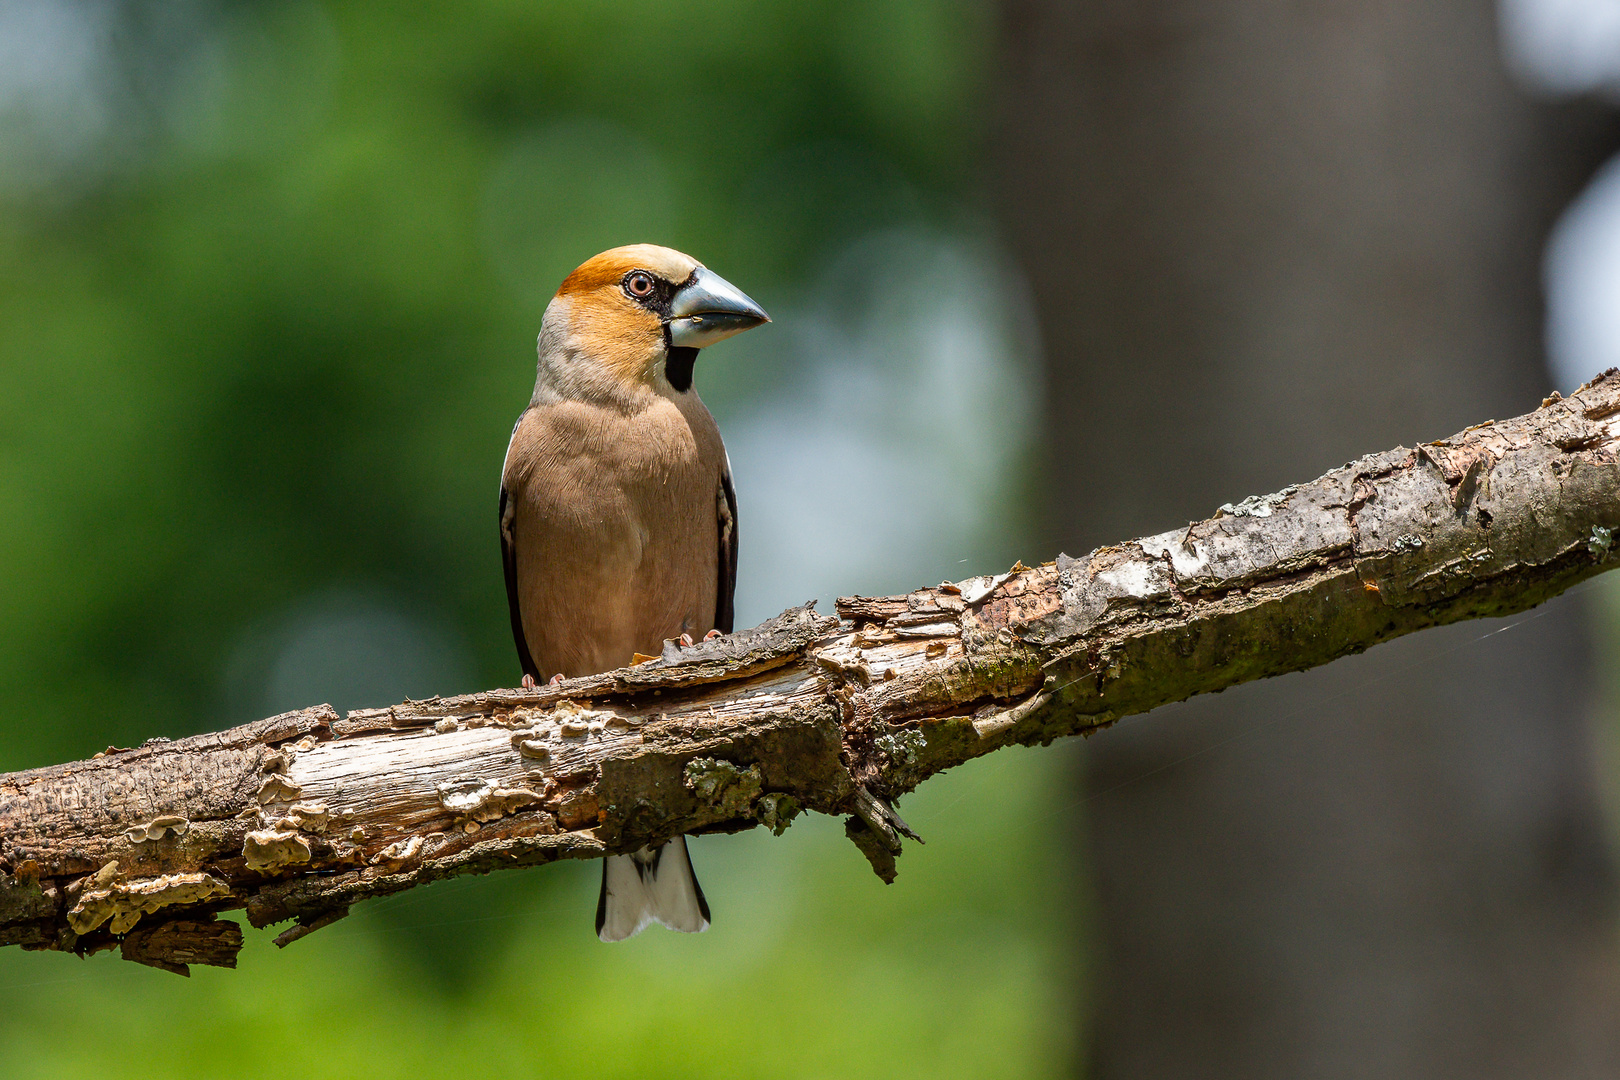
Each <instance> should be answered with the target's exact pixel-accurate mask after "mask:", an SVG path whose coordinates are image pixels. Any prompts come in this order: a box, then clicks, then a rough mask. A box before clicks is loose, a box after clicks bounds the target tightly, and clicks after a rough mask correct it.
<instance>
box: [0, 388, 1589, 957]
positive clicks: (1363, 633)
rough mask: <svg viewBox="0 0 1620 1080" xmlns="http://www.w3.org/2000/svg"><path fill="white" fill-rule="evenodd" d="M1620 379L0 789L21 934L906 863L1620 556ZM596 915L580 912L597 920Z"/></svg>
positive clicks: (14, 918) (143, 933)
mask: <svg viewBox="0 0 1620 1080" xmlns="http://www.w3.org/2000/svg"><path fill="white" fill-rule="evenodd" d="M1617 450H1620V372H1609V373H1607V374H1605V375H1604V376H1602V377H1600V378H1599V379H1597V380H1596V381H1595V382H1593V383H1592V384H1590V385H1589V386H1587V387H1584V388H1582V390H1581V391H1580V392H1578V393H1577V394H1575V395H1574V396H1572V397H1570V398H1567V399H1560V398H1558V397H1557V396H1556V395H1555V396H1554V397H1553V398H1551V399H1549V400H1548V401H1547V402H1545V403H1544V404H1543V405H1542V407H1541V408H1540V409H1538V410H1536V411H1535V412H1533V413H1530V414H1528V415H1526V416H1522V417H1518V418H1516V419H1513V420H1508V421H1503V422H1500V423H1497V422H1492V423H1488V424H1482V425H1479V426H1476V427H1473V428H1469V429H1468V430H1467V431H1464V432H1462V433H1461V434H1459V435H1456V436H1454V437H1452V438H1450V439H1446V440H1444V441H1442V442H1437V443H1429V444H1425V445H1422V446H1419V447H1417V448H1416V449H1407V448H1397V449H1395V450H1390V451H1387V452H1385V453H1380V454H1373V455H1370V456H1368V457H1364V458H1362V459H1361V460H1359V461H1354V462H1351V463H1349V464H1347V465H1345V466H1344V467H1342V468H1339V469H1335V470H1333V471H1332V472H1329V473H1328V474H1327V475H1325V476H1323V477H1321V478H1319V479H1317V480H1314V481H1312V482H1310V483H1307V484H1300V485H1297V486H1294V487H1289V488H1285V489H1284V490H1282V491H1279V492H1277V493H1275V494H1272V495H1267V496H1264V497H1258V498H1250V499H1246V500H1244V501H1243V502H1241V503H1238V504H1237V505H1235V506H1233V505H1228V506H1225V507H1222V508H1221V510H1220V512H1218V513H1217V514H1216V515H1215V516H1214V517H1212V518H1209V519H1207V520H1205V521H1199V522H1194V523H1192V524H1190V525H1187V526H1185V527H1183V528H1178V529H1174V530H1172V531H1170V532H1167V533H1163V534H1161V535H1158V536H1152V537H1146V538H1143V539H1140V540H1134V541H1131V542H1129V543H1125V544H1121V545H1118V546H1113V547H1104V548H1099V549H1098V550H1097V551H1094V552H1092V553H1091V554H1090V555H1089V556H1087V557H1085V558H1082V559H1072V558H1069V557H1068V556H1065V555H1060V556H1058V558H1057V560H1056V561H1055V562H1052V563H1047V564H1045V565H1042V566H1038V567H1033V568H1030V567H1024V566H1022V565H1020V566H1015V567H1014V568H1013V569H1012V570H1010V571H1008V572H1007V573H1005V574H999V575H996V576H994V577H982V578H974V579H970V580H968V581H964V582H959V583H955V584H950V583H947V584H942V585H939V586H936V587H933V588H924V589H919V590H917V591H916V592H913V593H911V594H909V595H906V596H895V597H884V598H876V599H873V598H865V597H851V598H845V599H841V600H839V601H838V605H837V607H838V618H832V617H828V616H823V615H819V614H817V613H816V612H815V611H814V610H813V609H812V608H811V607H808V606H806V607H800V608H794V609H792V610H789V611H787V612H784V613H783V614H782V615H780V616H778V617H777V618H775V619H772V620H770V621H769V622H767V623H765V624H763V625H761V626H759V627H756V628H754V629H752V630H746V631H743V632H741V633H737V634H733V635H731V636H730V637H727V638H722V639H718V640H716V641H712V642H705V643H702V644H699V645H696V646H694V647H691V648H684V649H683V648H680V647H678V646H676V645H673V644H670V645H667V646H666V648H665V650H664V654H663V656H662V657H660V658H659V659H657V660H654V661H651V662H647V663H643V664H641V665H638V666H635V667H629V668H623V669H620V670H618V671H612V672H607V673H605V674H602V675H597V676H592V677H589V678H584V679H574V680H572V681H569V682H565V683H562V684H561V685H558V686H552V687H541V688H539V689H536V690H528V691H525V690H515V689H514V690H492V691H488V692H485V693H479V694H470V695H466V696H462V697H454V698H445V699H437V698H436V699H433V700H429V701H407V702H405V703H403V704H400V705H395V706H393V707H392V708H386V709H365V710H359V711H356V712H351V713H348V714H347V715H345V716H340V715H338V713H337V712H335V711H334V710H333V709H332V708H331V707H329V706H320V707H317V708H312V709H305V710H302V711H300V712H294V713H288V714H286V715H283V716H277V717H272V718H271V719H268V720H261V721H259V722H257V723H253V724H248V725H245V726H243V727H239V728H233V729H231V730H229V731H223V732H219V733H216V734H210V735H199V736H196V737H192V738H186V739H180V740H176V741H169V740H164V739H155V740H152V741H151V742H148V743H147V744H146V745H144V746H142V747H140V748H139V749H135V750H127V751H125V750H112V749H109V750H108V751H107V752H106V753H104V754H98V755H96V756H95V757H94V758H92V759H91V760H88V761H79V762H73V763H71V764H67V765H59V766H54V767H50V768H43V769H34V770H30V771H27V772H20V773H12V774H9V775H3V776H0V945H20V946H22V947H23V948H25V949H58V950H65V951H72V952H78V953H88V952H95V951H99V950H103V949H112V948H117V949H119V950H120V951H121V952H122V955H123V956H124V957H125V958H126V959H130V960H135V961H138V962H141V963H145V964H152V965H154V966H157V967H161V968H165V969H167V970H171V971H177V972H180V973H182V974H184V973H186V972H187V970H188V965H189V964H192V963H203V964H216V965H223V966H227V967H229V966H234V964H235V958H236V954H237V951H238V949H239V948H240V947H241V943H242V934H241V930H240V927H239V926H238V925H237V924H236V923H235V922H232V921H230V920H220V919H218V918H216V916H217V914H218V913H219V912H221V911H226V910H232V909H245V910H246V914H247V919H248V921H249V922H250V923H251V924H253V925H254V926H268V925H270V924H273V923H282V922H290V923H291V926H290V927H289V929H287V930H286V931H285V932H284V933H282V934H281V936H280V937H278V938H277V939H276V940H277V943H278V944H283V945H284V944H287V943H288V942H290V941H292V940H296V939H297V938H298V937H301V936H303V935H304V934H307V933H309V932H311V931H313V930H315V929H318V928H320V927H322V926H325V925H327V924H329V923H330V922H332V921H334V920H336V919H338V918H341V917H342V916H343V915H344V914H346V913H347V911H348V910H349V908H350V906H351V905H353V904H354V903H356V902H357V901H360V900H364V899H366V898H367V897H373V896H381V895H385V894H388V893H394V892H398V891H400V890H403V889H408V888H411V887H412V886H415V885H419V884H423V883H426V882H430V881H434V880H437V879H441V878H446V877H451V876H454V875H458V874H466V873H485V872H488V871H491V870H496V869H500V868H502V867H508V866H527V865H533V864H537V863H545V862H551V861H553V860H555V859H561V858H596V857H598V856H601V855H605V854H609V853H615V852H626V851H631V850H634V849H636V848H638V847H641V846H642V845H644V844H649V843H657V842H659V841H661V840H663V839H665V838H668V837H670V836H673V835H676V834H679V833H704V832H732V831H737V830H741V829H747V828H752V827H755V826H758V825H765V826H767V827H770V828H772V829H774V830H775V831H777V832H781V831H782V830H783V829H785V828H786V827H787V825H788V823H789V822H790V821H791V820H792V819H793V817H794V816H795V815H796V814H798V813H799V812H801V811H805V810H814V811H818V812H820V813H824V814H836V815H848V822H847V829H848V832H849V835H850V837H851V839H852V840H854V841H855V843H856V845H857V846H858V847H859V848H860V849H861V850H862V851H863V852H864V853H865V854H866V855H867V857H868V858H869V859H870V860H871V862H872V864H873V867H874V869H875V870H876V871H877V872H878V874H879V875H880V876H882V877H883V878H884V879H885V880H892V879H893V877H894V873H895V861H894V859H895V856H896V855H897V854H899V852H900V850H901V844H902V837H907V836H912V835H913V834H912V833H911V830H910V829H909V828H908V827H907V826H906V824H905V822H904V821H902V820H901V819H900V817H899V816H898V814H896V813H895V810H894V801H895V799H896V798H897V797H898V796H900V795H903V794H905V793H906V792H909V791H911V790H912V789H913V788H915V787H916V786H917V785H918V784H919V783H921V782H922V781H923V780H925V779H927V778H928V777H929V776H932V775H933V774H935V773H937V772H940V771H941V770H944V769H948V768H950V767H952V766H954V765H960V764H962V763H963V762H965V761H968V760H971V759H972V758H975V757H978V756H980V755H982V754H986V753H989V752H990V751H992V750H995V749H997V748H999V747H1002V746H1007V745H1010V744H1013V743H1022V744H1033V743H1042V744H1045V743H1048V742H1050V741H1052V740H1053V739H1056V738H1059V737H1062V736H1066V735H1075V734H1084V733H1087V732H1090V731H1093V730H1095V729H1097V728H1099V727H1102V726H1104V725H1107V724H1110V723H1112V722H1114V721H1115V720H1117V719H1119V718H1120V717H1122V716H1127V715H1130V714H1133V713H1140V712H1145V711H1147V710H1149V709H1152V708H1155V707H1157V706H1159V705H1163V704H1166V703H1168V702H1172V701H1179V700H1182V699H1184V698H1187V697H1189V696H1191V695H1193V694H1200V693H1208V692H1211V691H1215V690H1221V689H1224V688H1226V687H1228V686H1233V685H1236V684H1238V683H1241V682H1245V681H1247V680H1250V679H1257V678H1262V677H1265V676H1269V675H1280V674H1283V673H1285V672H1290V671H1299V670H1303V669H1305V668H1309V667H1313V666H1316V665H1318V664H1324V663H1327V662H1328V661H1330V660H1333V659H1336V658H1337V657H1340V656H1345V655H1347V654H1350V653H1355V652H1360V651H1362V650H1364V649H1366V648H1368V647H1370V646H1372V645H1374V644H1377V643H1378V642H1380V641H1385V640H1387V639H1389V638H1392V637H1396V636H1398V635H1401V634H1406V633H1410V632H1412V631H1414V630H1420V629H1423V628H1426V627H1430V626H1437V625H1441V624H1444V623H1450V622H1455V621H1458V620H1461V619H1469V618H1477V617H1481V616H1493V615H1504V614H1508V613H1511V612H1515V611H1519V610H1522V609H1524V608H1528V607H1531V606H1533V605H1535V604H1538V603H1540V602H1541V601H1543V600H1546V599H1547V598H1548V597H1551V596H1554V595H1556V594H1557V593H1559V592H1562V591H1563V590H1564V589H1567V588H1569V587H1570V586H1571V585H1573V584H1575V583H1576V582H1578V581H1581V580H1582V579H1584V578H1587V577H1590V576H1591V575H1593V574H1596V573H1599V572H1601V571H1603V570H1605V569H1608V568H1610V567H1611V566H1613V565H1615V562H1616V560H1615V559H1614V558H1613V555H1614V552H1613V550H1612V543H1611V538H1612V532H1611V530H1614V529H1616V528H1620V463H1617V461H1620V458H1617ZM582 918H583V916H582Z"/></svg>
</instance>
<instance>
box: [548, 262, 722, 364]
mask: <svg viewBox="0 0 1620 1080" xmlns="http://www.w3.org/2000/svg"><path fill="white" fill-rule="evenodd" d="M702 265H703V264H702V263H700V262H698V261H697V260H696V259H694V258H692V257H691V256H689V255H682V254H681V253H680V252H678V251H673V250H671V249H669V248H666V247H658V246H657V245H655V244H631V245H629V246H627V247H619V248H614V249H612V250H611V251H604V252H602V254H600V255H597V256H595V257H594V258H591V259H588V260H586V262H585V263H584V264H582V265H581V266H580V268H579V269H577V270H575V271H574V272H573V273H572V274H569V275H568V278H567V280H565V281H564V282H563V283H562V287H561V288H559V289H558V290H557V300H558V301H563V302H566V303H567V305H568V309H569V310H568V314H569V323H570V328H571V329H572V331H573V336H574V339H575V341H576V342H577V343H578V344H579V345H580V346H582V347H583V348H584V349H585V350H586V351H587V352H588V353H589V354H590V355H591V356H593V357H595V358H597V359H598V360H599V361H601V362H602V363H604V364H606V365H607V366H608V367H610V368H612V369H614V370H615V371H616V372H617V373H618V374H619V375H620V377H621V378H626V379H639V380H647V379H650V378H651V376H652V372H653V371H654V370H655V369H656V367H657V364H658V362H659V361H660V360H662V359H663V358H664V347H665V332H664V324H665V322H666V321H667V320H668V317H669V304H668V299H669V297H670V296H671V295H673V293H674V292H675V290H676V289H677V288H678V287H679V286H681V285H682V284H684V283H685V282H687V281H688V280H690V279H691V277H692V275H693V273H694V272H695V271H697V270H698V269H700V268H701V267H702Z"/></svg>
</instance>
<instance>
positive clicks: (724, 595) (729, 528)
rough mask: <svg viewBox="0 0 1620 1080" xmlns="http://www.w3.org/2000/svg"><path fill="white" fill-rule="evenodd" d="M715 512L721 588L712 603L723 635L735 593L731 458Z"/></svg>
mask: <svg viewBox="0 0 1620 1080" xmlns="http://www.w3.org/2000/svg"><path fill="white" fill-rule="evenodd" d="M715 511H716V513H717V514H718V515H719V518H720V530H719V536H720V550H719V557H720V573H719V575H718V576H717V579H716V580H718V582H719V585H720V588H719V596H717V597H716V598H715V603H714V628H715V629H716V630H718V631H720V632H721V633H722V634H729V633H731V626H732V622H733V620H734V616H735V612H734V611H733V610H732V598H733V597H734V596H735V595H736V592H737V491H736V489H735V488H733V487H732V485H731V458H730V457H727V458H726V464H725V468H723V469H722V470H721V471H720V493H719V495H718V496H717V497H716V498H715Z"/></svg>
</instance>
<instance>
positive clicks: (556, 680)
mask: <svg viewBox="0 0 1620 1080" xmlns="http://www.w3.org/2000/svg"><path fill="white" fill-rule="evenodd" d="M562 681H563V676H562V672H560V671H559V672H557V674H555V675H553V676H552V677H551V681H550V682H548V683H546V685H547V686H558V685H560V684H561V683H562Z"/></svg>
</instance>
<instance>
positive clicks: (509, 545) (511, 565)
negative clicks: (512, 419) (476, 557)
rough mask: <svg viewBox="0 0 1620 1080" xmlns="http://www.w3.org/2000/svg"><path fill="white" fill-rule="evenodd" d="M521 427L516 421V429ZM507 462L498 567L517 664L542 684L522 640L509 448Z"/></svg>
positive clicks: (503, 470) (503, 467)
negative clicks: (508, 481) (508, 487)
mask: <svg viewBox="0 0 1620 1080" xmlns="http://www.w3.org/2000/svg"><path fill="white" fill-rule="evenodd" d="M522 423H523V419H522V418H521V417H519V418H518V425H521V424H522ZM517 430H518V429H517V426H516V425H515V426H514V427H513V428H512V439H513V441H514V442H515V441H516V440H517ZM506 457H507V461H506V462H503V463H502V465H501V565H502V566H503V567H505V568H506V605H507V607H508V608H509V609H510V610H511V613H512V640H513V641H514V642H516V643H517V651H518V663H520V664H522V665H523V674H525V675H528V676H529V677H531V678H533V679H534V681H535V682H537V683H540V682H545V678H544V677H543V676H542V675H541V674H540V671H539V669H538V668H536V667H535V664H534V656H533V655H532V654H531V653H530V652H529V642H528V639H527V638H525V637H524V636H523V611H522V609H521V608H519V607H518V582H517V538H516V530H517V506H516V503H515V501H514V500H513V498H512V496H511V494H510V493H509V492H508V491H507V490H506V465H507V464H508V463H510V461H511V458H512V448H511V445H510V444H508V446H507V448H506Z"/></svg>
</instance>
